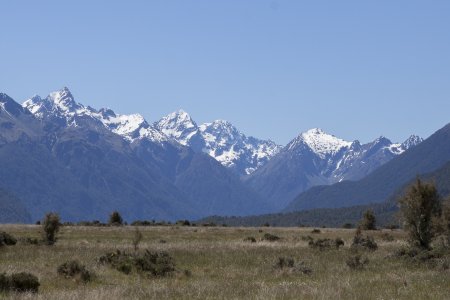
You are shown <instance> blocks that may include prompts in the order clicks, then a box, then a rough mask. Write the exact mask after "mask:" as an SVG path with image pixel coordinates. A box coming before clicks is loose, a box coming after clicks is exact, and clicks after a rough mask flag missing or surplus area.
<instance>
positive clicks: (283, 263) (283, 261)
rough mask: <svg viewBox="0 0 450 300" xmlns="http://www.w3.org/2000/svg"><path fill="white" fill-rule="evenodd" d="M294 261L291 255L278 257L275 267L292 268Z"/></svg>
mask: <svg viewBox="0 0 450 300" xmlns="http://www.w3.org/2000/svg"><path fill="white" fill-rule="evenodd" d="M294 264H295V261H294V259H293V258H291V257H278V260H277V262H276V264H275V267H276V268H278V269H283V268H293V267H294Z"/></svg>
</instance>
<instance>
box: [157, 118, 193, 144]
mask: <svg viewBox="0 0 450 300" xmlns="http://www.w3.org/2000/svg"><path fill="white" fill-rule="evenodd" d="M155 126H156V128H158V129H159V130H160V131H161V132H163V133H164V134H165V135H166V136H168V137H170V138H173V139H175V140H177V141H178V142H179V143H181V144H183V145H186V143H187V139H188V138H189V137H190V136H192V135H193V134H195V132H197V130H198V126H197V124H196V123H195V122H194V120H192V118H191V116H190V115H189V114H188V113H187V112H185V111H184V110H183V109H179V110H177V111H175V112H173V113H170V114H168V115H167V116H165V117H163V118H162V119H161V120H159V121H158V122H156V123H155Z"/></svg>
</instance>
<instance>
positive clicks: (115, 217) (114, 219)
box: [109, 210, 123, 226]
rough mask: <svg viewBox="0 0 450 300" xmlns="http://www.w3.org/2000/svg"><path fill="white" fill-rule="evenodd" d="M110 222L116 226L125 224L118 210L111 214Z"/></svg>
mask: <svg viewBox="0 0 450 300" xmlns="http://www.w3.org/2000/svg"><path fill="white" fill-rule="evenodd" d="M109 224H110V225H115V226H120V225H122V224H123V219H122V216H121V215H120V213H119V212H118V211H117V210H115V211H113V212H112V214H111V215H110V216H109Z"/></svg>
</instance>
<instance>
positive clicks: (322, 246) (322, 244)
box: [308, 238, 344, 250]
mask: <svg viewBox="0 0 450 300" xmlns="http://www.w3.org/2000/svg"><path fill="white" fill-rule="evenodd" d="M308 245H309V246H310V247H311V248H313V249H319V250H327V249H339V247H341V246H344V240H342V239H341V238H336V239H334V240H332V239H317V240H314V239H312V240H310V241H309V243H308Z"/></svg>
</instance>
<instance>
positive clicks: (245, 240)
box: [244, 236, 256, 243]
mask: <svg viewBox="0 0 450 300" xmlns="http://www.w3.org/2000/svg"><path fill="white" fill-rule="evenodd" d="M244 242H250V243H256V239H255V238H254V237H252V236H248V237H246V238H245V239H244Z"/></svg>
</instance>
